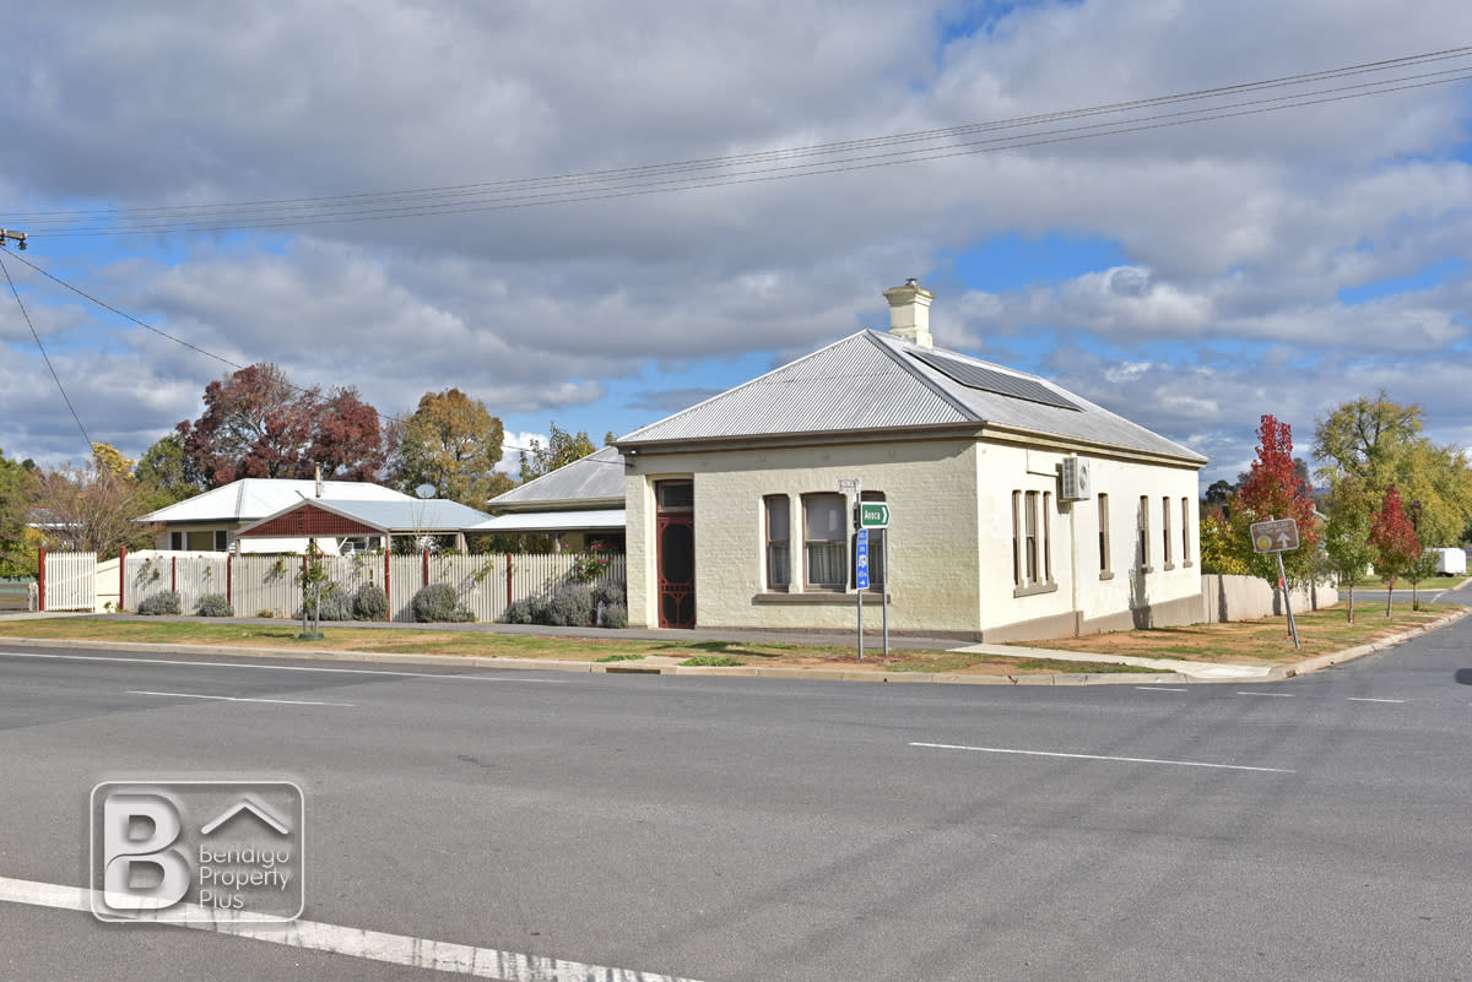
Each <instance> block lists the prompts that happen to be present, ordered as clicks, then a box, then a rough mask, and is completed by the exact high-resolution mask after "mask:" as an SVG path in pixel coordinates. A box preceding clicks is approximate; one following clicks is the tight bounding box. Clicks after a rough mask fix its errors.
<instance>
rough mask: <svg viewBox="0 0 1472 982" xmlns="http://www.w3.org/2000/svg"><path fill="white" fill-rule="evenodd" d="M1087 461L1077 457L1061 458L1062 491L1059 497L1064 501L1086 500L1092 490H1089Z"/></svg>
mask: <svg viewBox="0 0 1472 982" xmlns="http://www.w3.org/2000/svg"><path fill="white" fill-rule="evenodd" d="M1090 487H1091V484H1090V481H1089V462H1088V461H1087V460H1083V459H1080V458H1078V457H1064V458H1063V493H1062V494H1061V495H1059V497H1060V498H1061V499H1062V500H1064V501H1087V500H1088V499H1089V498H1090V496H1091V495H1092V494H1093V492H1092V491H1091V490H1090Z"/></svg>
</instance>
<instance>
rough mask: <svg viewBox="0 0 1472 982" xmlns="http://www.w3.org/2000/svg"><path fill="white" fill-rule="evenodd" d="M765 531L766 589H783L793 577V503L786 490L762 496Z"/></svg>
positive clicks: (789, 583)
mask: <svg viewBox="0 0 1472 982" xmlns="http://www.w3.org/2000/svg"><path fill="white" fill-rule="evenodd" d="M762 512H763V516H762V521H763V525H764V531H765V535H766V562H767V589H768V590H784V591H785V590H786V589H787V588H788V587H789V586H790V585H791V581H792V503H791V501H790V500H788V497H787V495H785V494H769V495H767V496H766V497H765V498H763V499H762Z"/></svg>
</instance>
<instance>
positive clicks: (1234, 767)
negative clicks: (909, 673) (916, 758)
mask: <svg viewBox="0 0 1472 982" xmlns="http://www.w3.org/2000/svg"><path fill="white" fill-rule="evenodd" d="M910 746H912V747H925V748H927V749H929V750H974V751H976V752H977V753H983V754H1021V755H1023V756H1025V757H1066V758H1068V759H1070V760H1112V761H1119V762H1120V763H1125V764H1171V765H1173V766H1175V767H1211V768H1215V769H1217V770H1224V771H1261V772H1264V773H1268V774H1295V773H1297V772H1296V771H1289V770H1284V769H1283V768H1281V767H1249V766H1247V765H1246V764H1211V763H1207V762H1206V761H1201V760H1159V759H1157V758H1155V757H1110V756H1107V755H1104V754H1065V753H1059V752H1057V751H1053V750H1012V749H1009V748H1006V747H967V746H963V745H960V744H955V743H911V744H910Z"/></svg>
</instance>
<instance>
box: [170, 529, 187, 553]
mask: <svg viewBox="0 0 1472 982" xmlns="http://www.w3.org/2000/svg"><path fill="white" fill-rule="evenodd" d="M169 548H170V549H173V550H175V551H182V550H183V549H184V533H183V532H170V533H169Z"/></svg>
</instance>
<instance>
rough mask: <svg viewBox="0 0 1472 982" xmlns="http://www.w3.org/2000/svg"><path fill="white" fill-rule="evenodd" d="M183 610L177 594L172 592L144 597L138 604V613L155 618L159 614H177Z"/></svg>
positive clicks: (166, 591) (182, 604)
mask: <svg viewBox="0 0 1472 982" xmlns="http://www.w3.org/2000/svg"><path fill="white" fill-rule="evenodd" d="M183 609H184V602H183V601H182V600H181V599H180V598H179V594H177V593H175V592H174V591H173V590H165V591H164V592H162V593H155V594H153V595H152V596H149V597H144V598H143V601H142V602H141V603H139V604H138V613H140V614H149V615H151V616H157V615H159V614H177V613H179V612H180V611H181V610H183Z"/></svg>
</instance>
